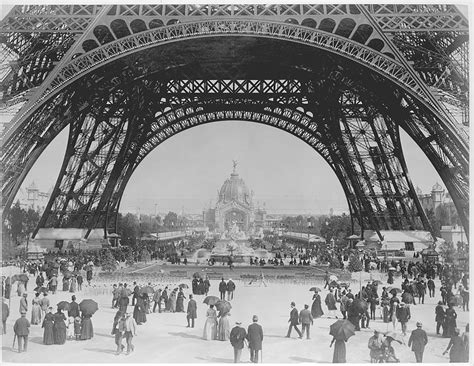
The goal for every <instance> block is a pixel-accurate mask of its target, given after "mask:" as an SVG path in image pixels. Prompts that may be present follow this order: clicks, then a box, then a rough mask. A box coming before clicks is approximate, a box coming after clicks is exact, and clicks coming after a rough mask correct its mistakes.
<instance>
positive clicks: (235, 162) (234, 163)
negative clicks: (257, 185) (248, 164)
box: [232, 160, 238, 174]
mask: <svg viewBox="0 0 474 366" xmlns="http://www.w3.org/2000/svg"><path fill="white" fill-rule="evenodd" d="M237 164H238V162H237V160H232V165H233V166H234V171H233V173H234V174H235V169H236V168H237Z"/></svg>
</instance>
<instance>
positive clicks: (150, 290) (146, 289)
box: [139, 286, 155, 294]
mask: <svg viewBox="0 0 474 366" xmlns="http://www.w3.org/2000/svg"><path fill="white" fill-rule="evenodd" d="M153 292H155V290H154V289H153V287H151V286H143V287H142V288H140V291H139V293H140V294H152V293H153Z"/></svg>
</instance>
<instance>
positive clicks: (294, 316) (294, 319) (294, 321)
mask: <svg viewBox="0 0 474 366" xmlns="http://www.w3.org/2000/svg"><path fill="white" fill-rule="evenodd" d="M288 322H289V323H290V326H289V327H288V333H287V334H286V336H287V337H288V338H289V337H290V335H291V329H292V328H295V330H296V333H298V336H299V337H300V338H301V337H302V336H303V335H302V334H301V331H300V330H299V329H298V324H299V322H298V310H297V309H296V308H293V309H291V312H290V320H288Z"/></svg>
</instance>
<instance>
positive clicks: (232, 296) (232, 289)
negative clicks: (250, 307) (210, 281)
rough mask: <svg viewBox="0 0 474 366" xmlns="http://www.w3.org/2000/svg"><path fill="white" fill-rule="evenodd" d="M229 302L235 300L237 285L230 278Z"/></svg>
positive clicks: (228, 287)
mask: <svg viewBox="0 0 474 366" xmlns="http://www.w3.org/2000/svg"><path fill="white" fill-rule="evenodd" d="M226 288H227V300H228V301H230V300H233V299H234V291H235V283H234V282H233V281H232V278H229V281H227V285H226Z"/></svg>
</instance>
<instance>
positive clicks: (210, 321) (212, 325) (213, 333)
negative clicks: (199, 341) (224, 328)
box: [202, 318, 217, 341]
mask: <svg viewBox="0 0 474 366" xmlns="http://www.w3.org/2000/svg"><path fill="white" fill-rule="evenodd" d="M202 338H203V339H205V340H207V341H212V340H215V339H217V320H216V318H207V319H206V323H205V324H204V332H203V334H202Z"/></svg>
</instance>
